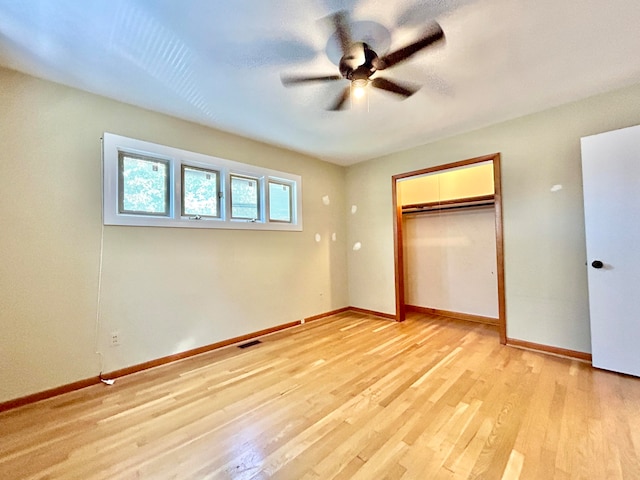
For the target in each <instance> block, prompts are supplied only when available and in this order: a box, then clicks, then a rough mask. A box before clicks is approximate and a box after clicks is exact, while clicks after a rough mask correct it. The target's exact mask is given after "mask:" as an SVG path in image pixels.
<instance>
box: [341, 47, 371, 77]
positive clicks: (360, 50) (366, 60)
mask: <svg viewBox="0 0 640 480" xmlns="http://www.w3.org/2000/svg"><path fill="white" fill-rule="evenodd" d="M377 60H378V55H377V54H376V52H374V51H373V50H371V48H370V47H369V45H367V44H366V43H362V42H357V43H354V44H353V46H352V47H351V48H350V49H349V51H348V52H347V53H346V54H345V55H344V56H343V57H342V58H341V59H340V74H341V75H342V76H343V77H344V78H346V79H347V80H351V81H354V80H368V79H369V77H371V75H373V74H374V73H375V72H376V70H377V68H376V67H375V66H374V63H376V61H377ZM360 62H362V63H360Z"/></svg>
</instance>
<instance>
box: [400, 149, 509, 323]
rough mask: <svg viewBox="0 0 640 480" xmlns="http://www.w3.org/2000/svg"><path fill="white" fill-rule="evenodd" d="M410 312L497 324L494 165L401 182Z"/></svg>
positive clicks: (483, 164)
mask: <svg viewBox="0 0 640 480" xmlns="http://www.w3.org/2000/svg"><path fill="white" fill-rule="evenodd" d="M397 197H398V200H399V202H400V206H401V211H402V225H401V228H402V248H403V251H402V259H403V271H404V278H403V280H404V282H403V283H404V304H405V308H406V310H407V311H418V312H423V313H433V314H438V315H443V316H448V317H454V318H462V319H465V320H471V321H476V322H482V323H489V324H494V325H498V324H499V317H500V313H499V310H500V309H499V296H498V262H497V240H496V205H495V186H494V163H493V161H491V160H487V161H484V162H480V163H473V164H470V165H464V166H460V167H457V168H450V169H446V170H442V171H435V172H431V173H426V174H423V175H415V176H410V177H408V178H404V179H401V180H399V181H398V183H397Z"/></svg>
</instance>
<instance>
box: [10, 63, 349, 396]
mask: <svg viewBox="0 0 640 480" xmlns="http://www.w3.org/2000/svg"><path fill="white" fill-rule="evenodd" d="M0 86H1V88H0V118H1V120H2V121H1V124H0V152H2V153H1V155H2V159H1V160H0V191H1V192H2V193H3V201H2V203H1V204H0V225H2V231H1V233H0V252H2V262H0V292H1V296H0V325H2V334H1V335H0V365H2V368H1V369H0V401H3V400H8V399H12V398H17V397H20V396H24V395H28V394H31V393H34V392H39V391H42V390H46V389H49V388H53V387H56V386H59V385H63V384H67V383H70V382H74V381H77V380H80V379H84V378H88V377H91V376H95V375H97V374H98V373H99V369H100V357H99V355H97V354H96V353H95V350H96V343H97V345H98V349H99V350H101V351H102V352H103V354H104V371H105V372H107V371H110V370H114V369H118V368H123V367H126V366H130V365H135V364H138V363H141V362H144V361H147V360H150V359H155V358H158V357H162V356H166V355H170V354H173V353H176V352H181V351H184V350H188V349H191V348H195V347H198V346H202V345H207V344H210V343H213V342H217V341H220V340H224V339H228V338H231V337H234V336H238V335H242V334H245V333H249V332H254V331H257V330H261V329H264V328H269V327H272V326H274V325H278V324H282V323H286V322H290V321H293V320H298V319H301V318H303V317H306V316H311V315H315V314H318V313H323V312H327V311H330V310H332V309H336V308H341V307H344V306H346V305H348V298H347V271H346V253H345V252H346V244H345V235H346V226H345V222H344V219H345V217H344V212H345V209H346V206H345V201H344V195H345V193H344V192H345V186H344V169H343V168H342V167H338V166H335V165H331V164H328V163H325V162H321V161H319V160H316V159H313V158H310V157H306V156H303V155H300V154H297V153H293V152H290V151H286V150H282V149H279V148H276V147H272V146H269V145H265V144H261V143H258V142H253V141H250V140H246V139H243V138H240V137H237V136H234V135H229V134H226V133H222V132H220V131H216V130H213V129H210V128H205V127H202V126H199V125H195V124H192V123H188V122H184V121H180V120H177V119H174V118H171V117H167V116H164V115H161V114H157V113H152V112H149V111H145V110H142V109H139V108H135V107H131V106H128V105H125V104H122V103H118V102H115V101H112V100H108V99H105V98H102V97H98V96H95V95H91V94H88V93H83V92H80V91H78V90H74V89H70V88H66V87H63V86H60V85H57V84H53V83H50V82H45V81H41V80H38V79H35V78H33V77H29V76H25V75H22V74H19V73H16V72H12V71H8V70H2V69H0ZM104 131H109V132H112V133H116V134H120V135H125V136H129V137H133V138H138V139H141V140H147V141H151V142H156V143H161V144H165V145H169V146H172V147H177V148H182V149H186V150H192V151H196V152H201V153H205V154H210V155H214V156H219V157H223V158H227V159H230V160H235V161H239V162H246V163H252V164H255V165H259V166H265V167H268V168H273V169H276V170H283V171H288V172H291V173H295V174H299V175H302V177H303V209H304V232H264V231H235V230H233V231H232V230H204V229H185V228H150V227H149V228H142V227H113V226H110V227H105V228H104V249H103V268H102V289H101V302H100V322H99V324H97V322H96V318H97V310H98V303H97V298H98V280H99V265H100V250H101V249H100V245H101V232H102V225H101V166H100V158H101V146H100V136H101V135H102V133H103V132H104ZM324 195H329V197H330V199H331V203H330V205H329V206H326V205H324V204H323V202H322V197H323V196H324ZM333 232H335V233H336V235H337V241H335V242H333V241H331V239H330V236H331V234H332V233H333ZM316 233H320V234H321V235H322V240H321V242H320V243H316V241H315V240H314V236H315V234H316ZM97 327H98V328H97ZM112 330H119V331H120V337H121V343H122V345H121V346H118V347H107V346H106V343H107V340H108V336H109V333H110V332H111V331H112ZM96 331H97V336H96ZM96 340H97V341H96Z"/></svg>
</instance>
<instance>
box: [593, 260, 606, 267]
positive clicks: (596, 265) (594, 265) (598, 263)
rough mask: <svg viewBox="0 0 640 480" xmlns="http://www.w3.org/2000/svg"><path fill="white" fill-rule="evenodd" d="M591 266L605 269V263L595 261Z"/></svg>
mask: <svg viewBox="0 0 640 480" xmlns="http://www.w3.org/2000/svg"><path fill="white" fill-rule="evenodd" d="M591 266H592V267H593V268H602V267H604V263H602V262H601V261H600V260H594V261H593V262H591Z"/></svg>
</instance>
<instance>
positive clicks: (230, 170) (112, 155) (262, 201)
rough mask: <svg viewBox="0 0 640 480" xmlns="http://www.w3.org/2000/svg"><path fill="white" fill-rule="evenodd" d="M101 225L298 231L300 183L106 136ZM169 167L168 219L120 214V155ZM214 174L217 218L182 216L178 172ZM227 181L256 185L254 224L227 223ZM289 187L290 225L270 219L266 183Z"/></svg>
mask: <svg viewBox="0 0 640 480" xmlns="http://www.w3.org/2000/svg"><path fill="white" fill-rule="evenodd" d="M102 140H103V158H102V163H103V192H102V194H103V224H104V225H125V226H147V227H178V228H221V229H236V230H245V229H246V230H281V231H302V230H303V224H302V177H301V176H300V175H296V174H292V173H287V172H281V171H277V170H272V169H268V168H263V167H258V166H255V165H249V164H245V163H240V162H235V161H232V160H226V159H223V158H218V157H213V156H210V155H205V154H201V153H196V152H190V151H187V150H182V149H178V148H174V147H169V146H165V145H159V144H155V143H151V142H146V141H143V140H136V139H133V138H128V137H123V136H120V135H115V134H112V133H108V132H105V133H104V136H103V139H102ZM121 152H122V153H124V154H127V155H131V156H142V157H145V158H146V159H149V160H162V161H167V162H169V178H170V180H169V187H170V188H169V216H158V215H155V214H154V215H150V214H133V213H120V212H119V194H120V189H121V186H120V185H119V156H120V153H121ZM183 165H184V166H186V167H188V168H194V169H201V170H207V171H213V172H218V173H219V177H218V189H219V194H218V212H219V214H220V216H219V217H211V216H187V215H184V214H183V207H182V202H183V199H182V190H183V181H184V180H183V176H182V166H183ZM231 175H234V176H239V177H248V178H251V179H256V180H257V182H258V190H259V192H258V212H259V214H260V215H259V217H260V218H258V219H255V220H253V219H240V218H231V190H230V188H231V183H230V182H231V180H230V179H231ZM270 181H273V182H276V183H278V182H282V183H285V184H287V185H290V186H291V204H292V208H291V222H282V221H277V220H270V219H269V208H270V205H269V198H268V195H269V193H268V185H269V182H270Z"/></svg>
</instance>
